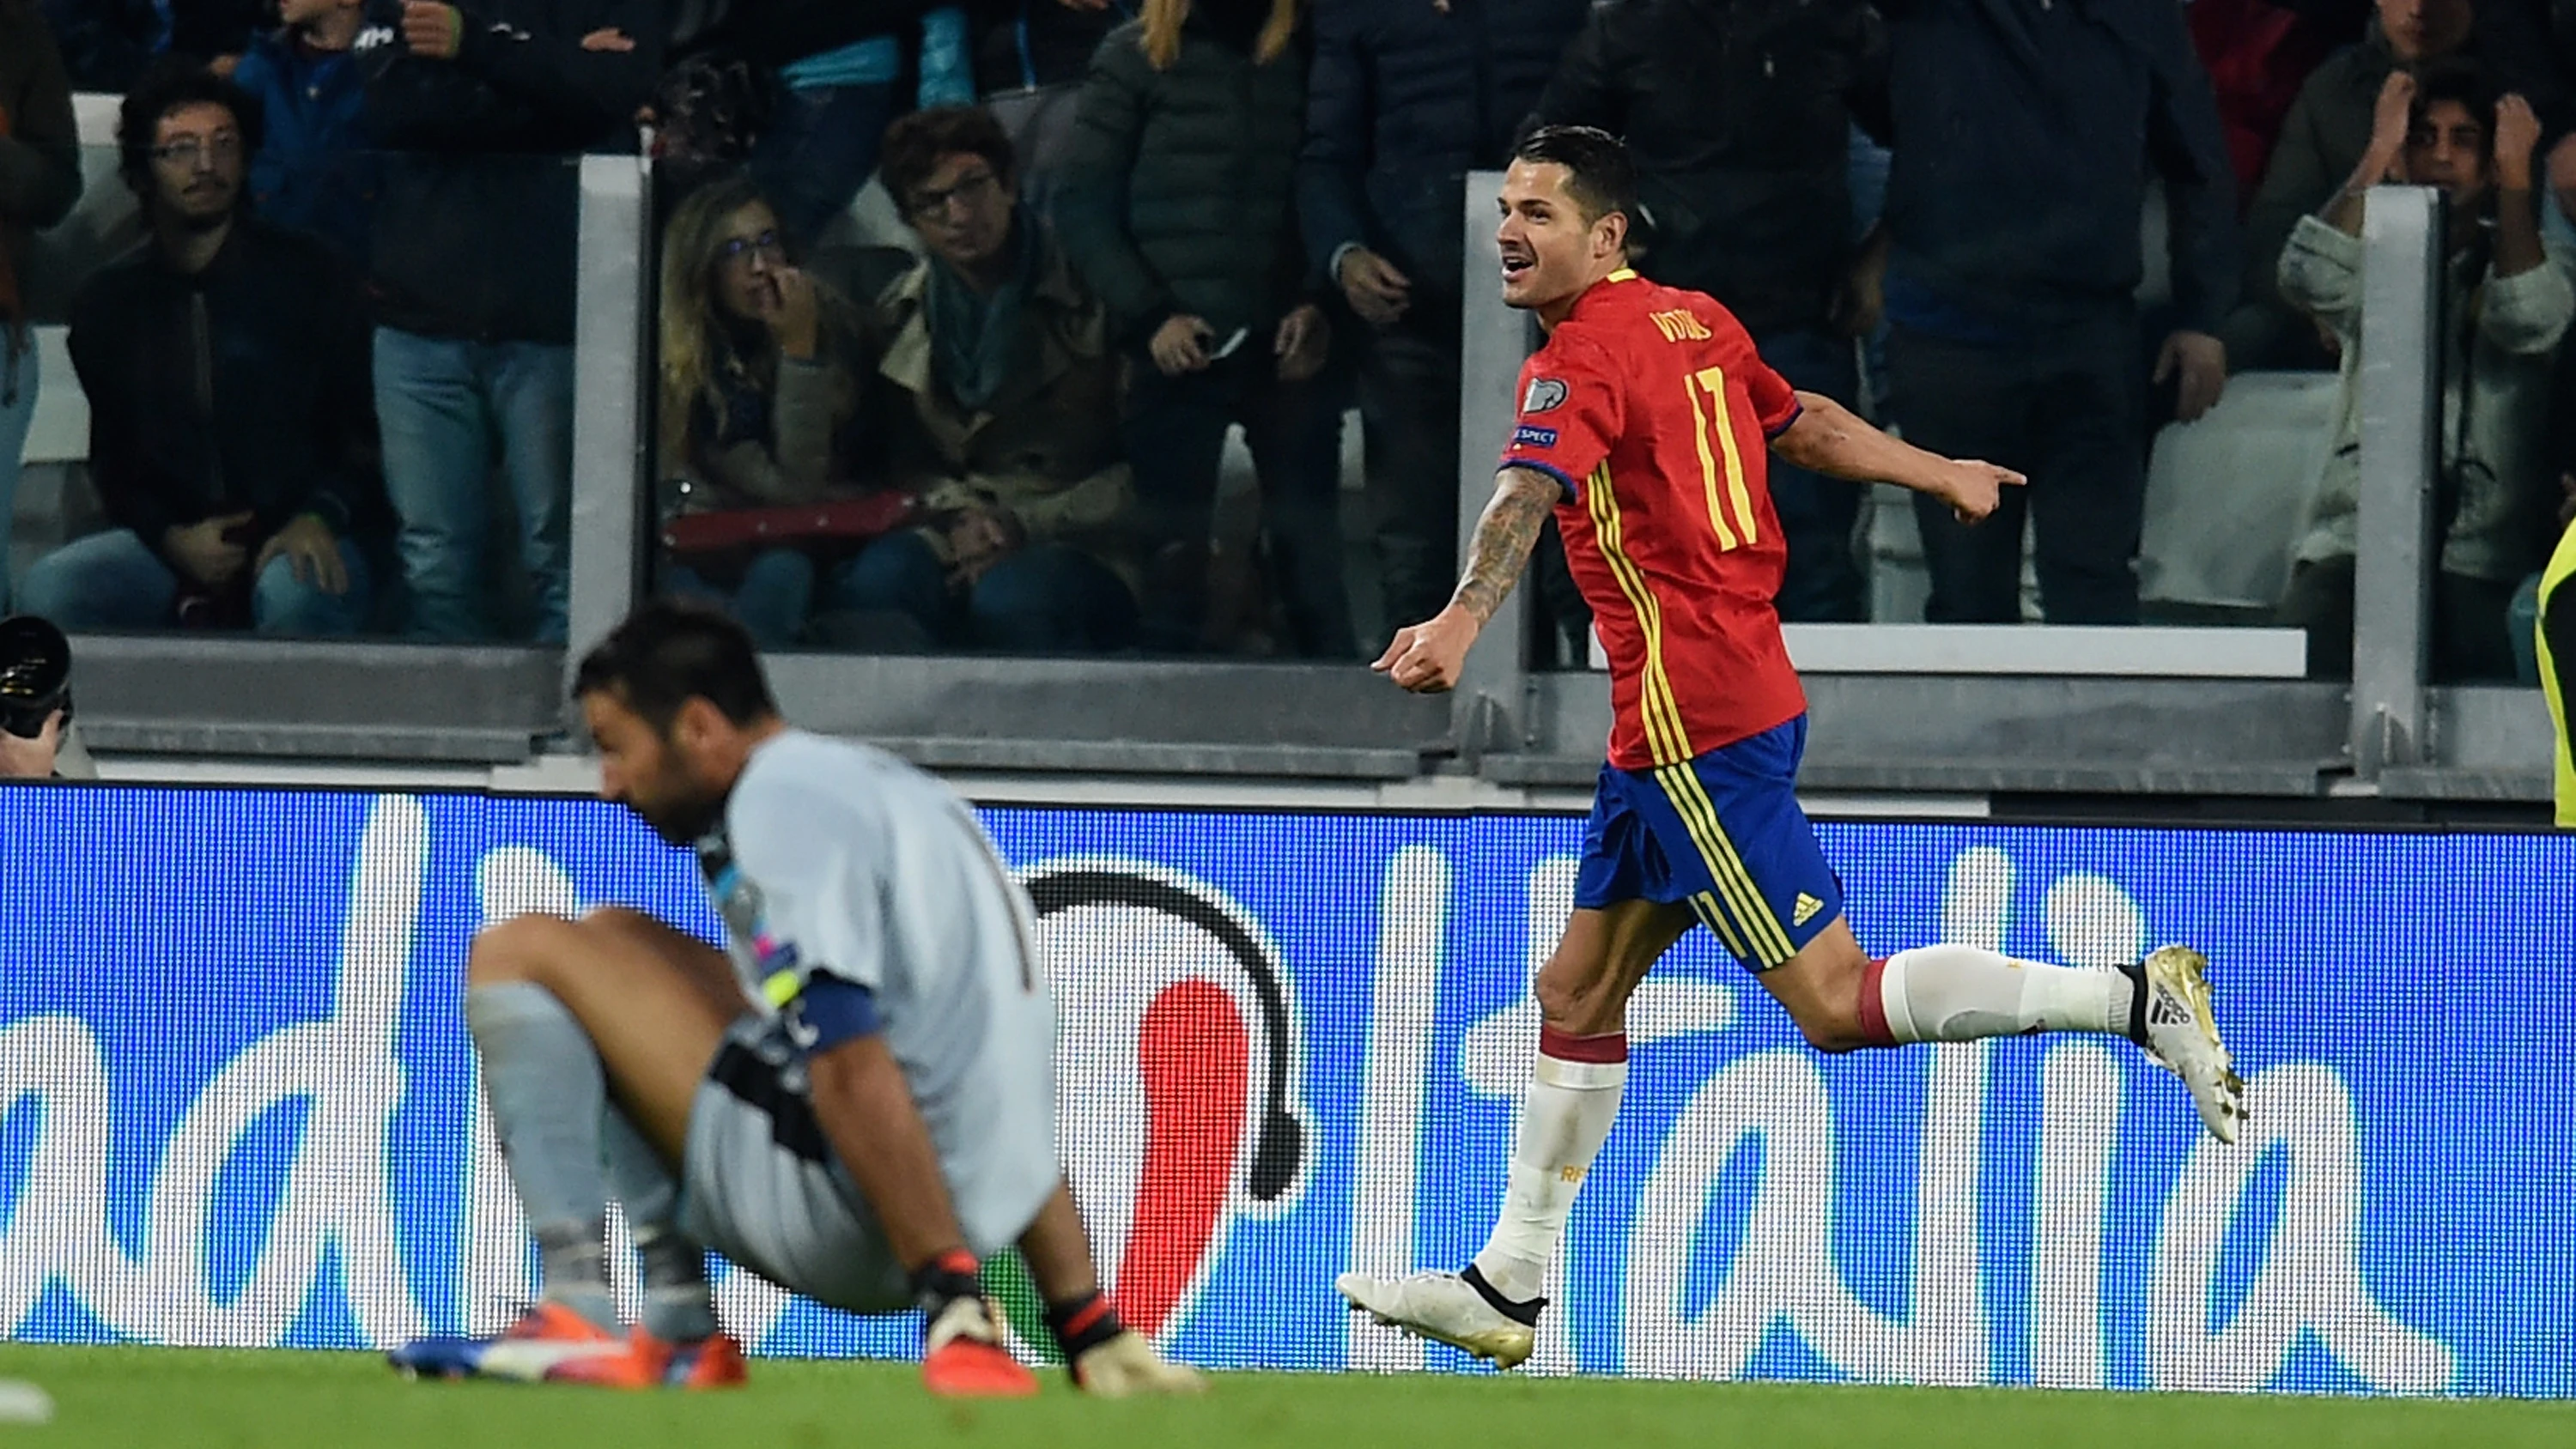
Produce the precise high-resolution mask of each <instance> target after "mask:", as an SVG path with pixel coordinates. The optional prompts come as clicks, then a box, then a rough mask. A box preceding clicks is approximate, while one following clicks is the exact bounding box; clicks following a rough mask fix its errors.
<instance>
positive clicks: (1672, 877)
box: [1574, 714, 1843, 971]
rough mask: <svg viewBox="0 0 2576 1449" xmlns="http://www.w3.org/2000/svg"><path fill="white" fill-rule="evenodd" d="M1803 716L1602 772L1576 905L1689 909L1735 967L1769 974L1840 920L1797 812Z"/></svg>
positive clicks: (1820, 854)
mask: <svg viewBox="0 0 2576 1449" xmlns="http://www.w3.org/2000/svg"><path fill="white" fill-rule="evenodd" d="M1806 750H1807V717H1806V716H1805V715H1803V714H1802V715H1799V716H1798V717H1797V718H1796V719H1793V720H1790V721H1789V722H1788V723H1786V724H1782V725H1778V726H1776V727H1774V728H1771V729H1767V730H1764V731H1763V732H1762V733H1760V734H1758V735H1753V736H1751V737H1749V738H1746V739H1741V740H1737V741H1736V742H1735V743H1733V744H1731V745H1723V746H1720V747H1719V748H1717V749H1714V750H1711V751H1709V752H1708V753H1706V754H1704V755H1700V756H1699V757H1697V758H1695V759H1692V760H1690V761H1688V762H1687V763H1684V764H1676V765H1664V766H1659V767H1657V768H1655V769H1651V770H1622V769H1619V768H1618V767H1616V766H1613V765H1604V766H1602V767H1601V785H1600V789H1599V790H1598V791H1597V792H1596V793H1595V794H1594V795H1593V797H1592V818H1591V819H1590V820H1589V821H1587V822H1585V824H1584V827H1583V863H1582V866H1581V868H1580V870H1579V872H1578V873H1577V875H1576V877H1575V884H1574V904H1575V905H1576V906H1577V907H1578V908H1583V909H1591V910H1598V909H1600V908H1601V907H1603V906H1608V905H1613V904H1615V903H1617V902H1620V901H1635V900H1646V901H1657V902H1662V903H1664V904H1667V905H1670V904H1686V905H1688V906H1689V907H1690V908H1691V910H1692V911H1693V912H1695V913H1696V914H1697V915H1698V916H1699V919H1700V921H1701V923H1702V924H1704V925H1706V926H1707V927H1708V929H1709V931H1710V933H1711V934H1712V935H1715V936H1716V937H1717V939H1718V941H1719V942H1720V943H1721V944H1723V945H1724V946H1725V947H1726V949H1727V950H1728V951H1730V952H1732V953H1733V954H1734V956H1735V959H1736V960H1738V961H1741V962H1743V963H1744V965H1745V968H1746V969H1748V970H1751V971H1768V970H1770V969H1771V968H1772V967H1775V966H1778V965H1780V964H1782V963H1783V962H1786V961H1787V960H1788V959H1789V958H1790V957H1792V956H1795V955H1797V954H1798V952H1799V950H1800V949H1801V948H1802V947H1804V946H1805V945H1806V944H1807V943H1808V942H1809V941H1812V940H1814V939H1815V938H1816V936H1817V935H1818V934H1819V933H1821V932H1822V931H1823V930H1824V929H1825V927H1827V926H1830V925H1832V924H1833V923H1834V921H1835V920H1836V919H1837V918H1839V917H1840V916H1841V915H1842V913H1843V888H1842V882H1841V881H1839V880H1837V879H1836V878H1835V877H1834V872H1833V870H1832V868H1831V867H1829V866H1827V865H1826V864H1825V853H1824V850H1823V848H1822V847H1820V846H1819V845H1817V843H1816V831H1815V827H1813V826H1811V825H1809V824H1808V823H1807V816H1806V812H1805V811H1803V810H1800V809H1799V808H1798V796H1797V782H1798V761H1799V759H1800V758H1801V757H1802V756H1804V755H1805V754H1806Z"/></svg>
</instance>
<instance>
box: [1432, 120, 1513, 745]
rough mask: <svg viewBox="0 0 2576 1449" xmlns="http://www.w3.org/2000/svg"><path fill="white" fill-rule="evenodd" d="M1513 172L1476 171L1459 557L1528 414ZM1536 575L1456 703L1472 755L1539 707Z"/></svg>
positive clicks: (1461, 420) (1461, 379)
mask: <svg viewBox="0 0 2576 1449" xmlns="http://www.w3.org/2000/svg"><path fill="white" fill-rule="evenodd" d="M1502 190H1503V173H1501V172H1499V171H1474V172H1469V173H1468V175H1467V204H1466V207H1465V210H1464V213H1463V215H1462V217H1461V219H1460V220H1461V225H1462V226H1463V227H1464V229H1465V237H1466V249H1465V251H1464V253H1463V255H1464V256H1465V257H1466V275H1465V277H1464V279H1463V280H1464V283H1465V287H1464V299H1463V302H1462V305H1461V306H1460V308H1459V312H1460V323H1459V339H1458V557H1459V558H1460V559H1461V560H1464V559H1465V558H1466V557H1467V542H1468V540H1469V539H1471V538H1473V537H1474V536H1475V533H1476V517H1477V515H1478V514H1480V513H1482V512H1484V509H1485V503H1486V500H1488V499H1490V498H1492V497H1493V496H1494V463H1495V460H1496V459H1498V458H1500V457H1501V456H1502V452H1503V444H1504V442H1505V441H1506V440H1508V439H1509V438H1510V437H1511V431H1512V421H1513V419H1514V418H1516V417H1518V416H1519V414H1520V398H1519V396H1518V395H1517V392H1516V390H1517V389H1518V387H1519V386H1520V372H1521V363H1522V361H1523V360H1524V359H1526V358H1527V357H1528V356H1529V354H1530V347H1531V343H1530V321H1529V318H1528V317H1526V316H1525V315H1523V314H1522V313H1519V312H1515V311H1513V310H1512V309H1511V308H1509V307H1506V306H1504V305H1503V288H1502V270H1501V259H1500V256H1499V254H1498V253H1497V252H1496V251H1495V248H1494V215H1495V212H1494V207H1495V203H1496V201H1497V199H1498V198H1499V197H1500V196H1501V195H1502ZM1530 604H1531V600H1530V589H1529V586H1528V580H1527V579H1523V580H1522V586H1521V587H1520V588H1519V589H1517V590H1515V591H1514V592H1513V595H1512V597H1511V598H1510V599H1508V600H1506V601H1505V602H1504V605H1503V607H1502V608H1500V609H1498V610H1496V611H1495V613H1494V617H1493V620H1492V622H1490V623H1488V624H1487V625H1486V626H1485V632H1484V634H1483V635H1482V636H1480V637H1479V638H1478V639H1477V641H1476V648H1475V651H1474V652H1473V653H1471V654H1469V655H1468V656H1467V667H1466V669H1465V670H1464V672H1463V673H1462V674H1461V676H1460V678H1459V681H1458V692H1457V695H1456V697H1455V699H1454V700H1453V702H1452V712H1451V714H1450V732H1451V735H1452V737H1453V738H1455V739H1456V740H1457V743H1458V749H1459V752H1460V753H1461V754H1463V755H1465V756H1467V757H1468V758H1469V759H1471V760H1472V759H1473V758H1474V757H1475V756H1477V755H1479V754H1482V753H1483V752H1485V751H1486V750H1488V749H1501V750H1507V751H1508V750H1517V749H1519V748H1521V734H1522V725H1523V723H1524V718H1525V716H1526V715H1527V713H1528V710H1529V702H1528V697H1529V613H1530Z"/></svg>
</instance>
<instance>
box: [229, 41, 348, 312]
mask: <svg viewBox="0 0 2576 1449" xmlns="http://www.w3.org/2000/svg"><path fill="white" fill-rule="evenodd" d="M233 82H234V83H235V84H236V85H239V86H240V87H241V88H242V89H243V90H246V91H248V92H250V93H251V95H252V96H253V97H254V98H256V99H257V100H258V101H259V109H260V119H261V127H260V130H261V135H260V143H259V154H258V155H257V156H254V157H252V158H251V163H250V195H251V206H252V209H254V210H255V211H257V212H258V213H259V214H260V215H261V216H263V217H265V218H267V219H268V220H270V221H273V222H276V223H277V224H279V225H280V226H291V227H294V228H295V229H297V230H298V231H309V232H311V233H313V234H314V235H315V236H318V237H320V238H322V239H323V240H324V241H327V242H329V243H331V244H332V245H333V246H335V247H338V248H339V249H340V252H341V254H342V255H343V256H346V257H347V258H348V259H349V260H351V261H353V262H355V263H357V264H358V267H359V270H360V271H361V273H363V272H364V271H365V268H366V266H367V260H368V255H367V241H368V236H367V230H368V228H369V226H371V225H372V224H373V218H374V216H375V208H376V192H377V190H378V188H379V187H380V186H381V184H382V182H381V179H380V168H379V167H378V165H377V163H376V158H375V156H374V155H373V154H372V152H371V151H370V150H369V147H368V143H367V137H366V135H365V133H364V132H362V131H361V130H360V129H359V119H358V112H359V108H360V107H361V106H362V105H363V104H364V103H365V100H366V88H367V78H366V75H365V74H364V73H363V72H362V71H360V70H359V69H358V61H357V57H356V55H355V54H354V53H353V52H350V51H345V50H343V51H337V52H333V51H314V50H305V49H303V48H302V47H300V46H298V45H297V44H296V43H295V42H294V40H292V39H291V38H289V37H288V36H287V35H285V34H284V33H283V32H278V33H274V34H268V35H261V36H257V37H254V38H253V39H252V41H251V43H250V49H249V50H248V51H246V52H244V53H243V55H242V59H241V65H240V67H239V68H238V69H236V70H235V71H234V72H233Z"/></svg>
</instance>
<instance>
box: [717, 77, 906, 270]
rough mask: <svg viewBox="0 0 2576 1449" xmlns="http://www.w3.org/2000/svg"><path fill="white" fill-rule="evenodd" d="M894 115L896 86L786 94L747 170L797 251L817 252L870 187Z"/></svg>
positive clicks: (782, 91) (787, 91)
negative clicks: (825, 234) (820, 240)
mask: <svg viewBox="0 0 2576 1449" xmlns="http://www.w3.org/2000/svg"><path fill="white" fill-rule="evenodd" d="M894 113H895V88H894V87H893V86H891V85H853V86H813V87H810V88H807V89H804V90H790V89H787V88H785V87H781V88H780V91H779V96H778V108H777V110H776V112H775V113H774V114H772V116H771V117H770V121H769V129H767V130H766V131H763V132H762V133H761V137H760V141H759V143H758V144H757V145H755V146H754V147H753V148H752V152H751V159H750V161H749V162H748V163H747V169H748V170H749V171H750V172H751V177H752V179H753V180H754V181H757V182H759V183H760V190H761V194H762V195H764V196H766V197H768V198H769V206H770V209H771V210H772V211H775V212H776V213H778V221H779V224H780V225H781V226H784V227H785V228H787V234H788V235H789V236H791V237H794V238H795V239H796V240H797V241H798V243H799V244H801V245H804V246H812V245H813V244H814V241H815V239H816V238H817V237H820V236H821V235H822V234H823V232H824V230H825V229H826V228H828V227H830V226H831V224H832V218H834V217H836V216H838V215H840V214H841V213H842V212H843V211H846V210H848V209H849V205H850V203H851V201H853V200H854V199H856V198H857V196H858V194H859V188H860V187H862V186H865V185H867V184H868V173H869V172H871V171H874V170H876V169H877V150H878V148H879V147H880V146H882V145H884V143H885V133H886V127H887V126H888V125H890V124H892V123H893V121H894Z"/></svg>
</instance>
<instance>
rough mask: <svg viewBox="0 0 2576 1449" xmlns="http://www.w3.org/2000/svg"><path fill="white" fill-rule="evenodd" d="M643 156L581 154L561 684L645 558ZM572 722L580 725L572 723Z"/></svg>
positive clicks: (602, 631)
mask: <svg viewBox="0 0 2576 1449" xmlns="http://www.w3.org/2000/svg"><path fill="white" fill-rule="evenodd" d="M644 182H645V170H644V161H643V158H641V157H639V156H584V157H582V158H581V246H580V261H579V265H580V271H579V273H578V274H577V276H576V277H575V280H574V305H575V307H576V309H577V310H576V313H575V318H574V322H573V385H572V390H573V424H572V525H571V526H572V565H571V568H572V577H571V581H570V585H569V596H570V597H569V601H568V604H567V608H566V613H567V615H568V617H567V621H566V638H565V640H564V682H565V684H566V685H567V687H568V686H569V685H570V684H571V679H572V671H573V670H574V669H575V668H576V667H577V666H578V663H579V661H580V659H581V656H582V655H583V654H584V653H585V652H586V651H588V650H589V649H590V647H591V646H592V645H594V644H597V643H598V642H599V641H600V640H602V639H604V638H606V637H607V636H608V633H609V631H610V630H612V629H614V628H616V627H617V624H618V621H619V620H621V619H623V618H625V617H626V614H627V611H628V610H629V609H631V608H632V607H633V606H634V602H635V590H636V577H635V576H636V570H637V567H638V565H639V564H640V563H641V562H642V553H641V550H640V548H639V547H638V545H639V542H640V538H639V535H640V534H641V532H642V528H641V525H642V520H643V510H644V493H645V490H644V489H643V488H642V486H641V484H642V480H643V479H644V477H645V470H644V466H643V464H644V429H643V421H644V406H643V391H642V388H643V378H644V349H645V341H644V318H645V316H646V309H645V293H644V287H645V278H646V275H647V268H646V266H645V257H646V255H647V251H648V248H647V246H646V240H647V238H646V232H647V227H648V217H649V209H648V205H647V201H646V191H645V184H644ZM576 723H577V722H576Z"/></svg>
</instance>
